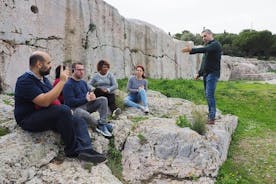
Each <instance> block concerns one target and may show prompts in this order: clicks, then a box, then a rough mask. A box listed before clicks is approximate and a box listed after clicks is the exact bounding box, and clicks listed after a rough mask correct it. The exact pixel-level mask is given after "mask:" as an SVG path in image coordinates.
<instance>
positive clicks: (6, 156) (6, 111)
mask: <svg viewBox="0 0 276 184" xmlns="http://www.w3.org/2000/svg"><path fill="white" fill-rule="evenodd" d="M123 95H125V94H123ZM13 103H14V102H13V97H12V96H7V95H0V107H1V108H0V115H1V118H0V127H1V128H2V129H3V128H7V129H8V130H9V132H10V133H8V134H7V135H5V136H2V137H0V158H1V163H0V183H28V184H30V183H106V184H110V183H114V184H116V183H122V181H120V180H119V179H117V178H116V177H115V176H114V175H112V172H111V170H110V169H109V168H108V166H107V165H106V163H101V164H98V165H96V166H93V165H91V164H89V163H86V162H81V161H79V160H76V159H69V158H62V159H60V155H61V152H62V147H63V146H62V144H61V142H60V138H59V135H57V134H55V133H53V132H50V131H49V132H43V133H29V132H26V131H23V130H22V129H21V128H20V127H18V126H17V125H16V122H15V120H14V118H13ZM149 104H150V114H148V115H145V114H144V113H143V112H141V111H139V110H136V109H132V108H127V109H126V110H125V111H123V113H122V114H121V115H120V116H119V118H118V119H117V120H113V123H114V124H115V129H114V140H115V147H116V149H118V150H120V151H121V153H122V167H123V178H124V180H125V181H126V182H127V183H152V184H155V183H164V184H165V183H175V184H178V183H187V184H192V183H193V184H198V183H206V184H207V183H208V184H209V183H210V184H211V183H214V182H215V178H216V176H217V173H218V170H219V167H220V166H221V164H222V163H223V162H224V161H225V160H226V157H227V151H228V147H229V144H230V141H231V135H232V133H233V132H234V130H235V128H236V126H237V122H238V119H237V117H235V116H232V115H222V114H221V113H218V116H217V119H218V120H217V123H216V125H212V126H211V125H207V127H206V128H207V131H206V133H205V134H204V135H200V134H198V133H197V132H195V131H193V130H191V129H190V128H188V127H186V128H180V127H179V126H177V125H176V119H177V118H178V117H179V116H183V115H185V116H186V117H187V119H188V120H189V121H191V122H193V121H194V118H195V117H194V115H193V112H194V111H200V112H202V113H205V114H206V113H207V108H206V106H202V105H201V106H198V105H195V104H193V103H192V102H190V101H187V100H183V99H176V98H167V97H165V96H163V95H162V94H160V93H158V92H154V91H150V92H149ZM93 116H95V117H97V116H98V114H97V113H96V114H93ZM135 119H136V120H135ZM137 119H140V121H137ZM90 133H91V137H92V139H93V145H94V147H95V149H96V150H98V151H100V152H103V153H107V151H108V144H109V140H108V139H106V138H104V137H102V136H101V135H98V134H97V133H94V132H92V131H91V130H90Z"/></svg>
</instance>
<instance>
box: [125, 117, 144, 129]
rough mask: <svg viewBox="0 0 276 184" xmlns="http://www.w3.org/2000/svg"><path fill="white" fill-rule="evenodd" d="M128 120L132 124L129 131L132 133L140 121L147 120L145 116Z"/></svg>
mask: <svg viewBox="0 0 276 184" xmlns="http://www.w3.org/2000/svg"><path fill="white" fill-rule="evenodd" d="M129 119H130V120H131V121H132V123H133V124H132V127H131V131H134V130H135V129H136V128H137V127H138V125H139V122H140V121H144V120H146V119H149V118H148V117H145V116H134V117H130V118H129Z"/></svg>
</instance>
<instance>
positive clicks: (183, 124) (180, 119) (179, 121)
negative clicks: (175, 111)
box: [176, 115, 191, 128]
mask: <svg viewBox="0 0 276 184" xmlns="http://www.w3.org/2000/svg"><path fill="white" fill-rule="evenodd" d="M176 125H177V126H179V127H181V128H184V127H190V126H191V124H190V123H189V121H188V120H187V118H186V116H185V115H183V116H179V117H178V118H177V120H176Z"/></svg>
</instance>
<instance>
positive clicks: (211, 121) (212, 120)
mask: <svg viewBox="0 0 276 184" xmlns="http://www.w3.org/2000/svg"><path fill="white" fill-rule="evenodd" d="M207 124H208V125H214V124H215V120H214V119H209V120H208V122H207Z"/></svg>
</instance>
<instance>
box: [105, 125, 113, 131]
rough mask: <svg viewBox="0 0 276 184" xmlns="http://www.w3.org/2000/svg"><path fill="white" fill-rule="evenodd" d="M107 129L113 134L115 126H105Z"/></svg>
mask: <svg viewBox="0 0 276 184" xmlns="http://www.w3.org/2000/svg"><path fill="white" fill-rule="evenodd" d="M105 127H106V128H107V130H108V131H109V132H110V133H112V132H113V128H114V125H113V124H111V123H107V124H105Z"/></svg>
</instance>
